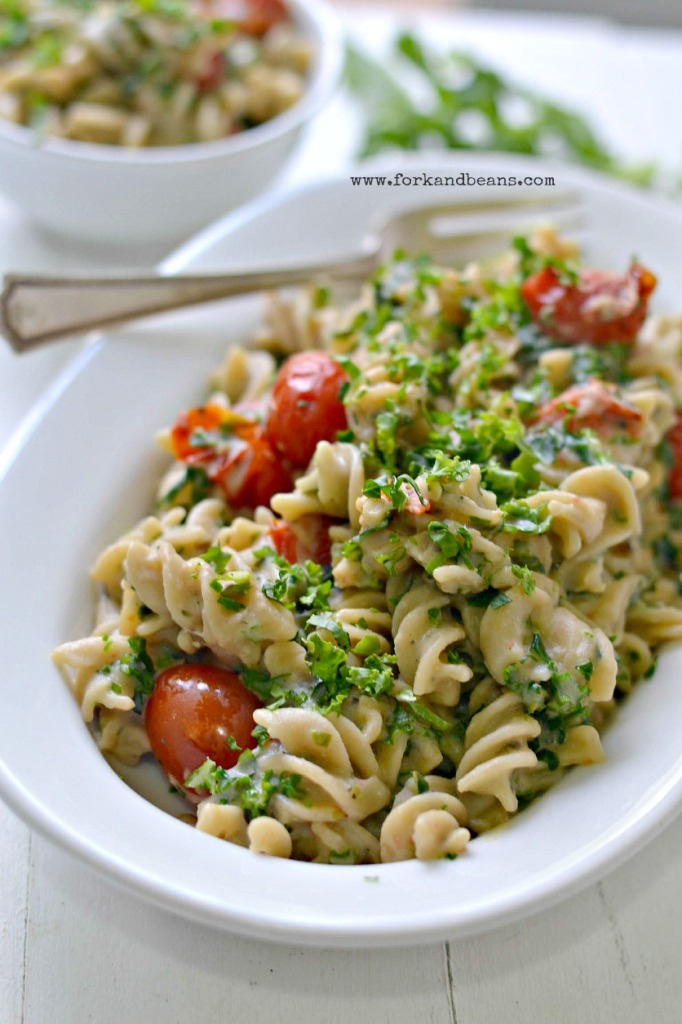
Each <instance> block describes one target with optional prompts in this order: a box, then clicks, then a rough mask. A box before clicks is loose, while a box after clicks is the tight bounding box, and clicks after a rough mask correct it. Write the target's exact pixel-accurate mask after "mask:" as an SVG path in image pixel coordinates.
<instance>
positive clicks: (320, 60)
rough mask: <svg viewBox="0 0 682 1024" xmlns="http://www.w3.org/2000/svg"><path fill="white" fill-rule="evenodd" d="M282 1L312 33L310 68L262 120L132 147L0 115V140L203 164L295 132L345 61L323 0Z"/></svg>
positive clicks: (134, 161)
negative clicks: (294, 94) (285, 101)
mask: <svg viewBox="0 0 682 1024" xmlns="http://www.w3.org/2000/svg"><path fill="white" fill-rule="evenodd" d="M286 3H287V5H288V7H289V8H290V9H291V13H292V14H293V16H294V18H295V19H299V20H300V21H301V23H302V27H303V29H304V30H305V31H306V32H308V33H310V35H311V36H312V41H313V44H314V47H315V55H314V61H313V68H312V73H311V75H310V78H309V80H308V82H307V86H306V90H305V92H304V94H303V96H302V97H301V99H300V100H298V102H296V103H295V104H294V105H293V106H292V107H290V108H289V109H288V110H285V111H283V112H282V113H281V114H277V115H276V116H275V117H273V118H271V119H270V120H269V121H265V122H263V124H259V125H256V126H255V127H253V128H249V129H248V130H245V131H242V132H238V133H237V134H236V135H229V136H226V137H225V138H222V139H216V140H214V141H211V142H194V143H185V144H184V145H179V146H140V147H139V148H131V147H124V146H108V145H104V144H102V143H95V142H81V141H79V140H78V139H62V138H58V137H56V136H46V137H44V138H37V137H36V134H35V132H34V130H33V129H32V128H29V127H27V126H26V125H18V124H14V123H13V122H12V121H7V120H5V119H4V118H0V145H3V144H10V145H18V146H20V147H21V148H25V149H34V150H35V151H36V152H39V153H44V154H46V155H49V156H51V157H57V158H61V159H68V160H76V161H79V160H83V161H86V162H88V163H101V164H102V163H103V164H108V163H112V164H125V165H133V166H134V165H137V166H146V165H166V164H169V163H202V162H204V161H207V160H214V159H215V158H216V157H221V156H228V155H232V154H237V153H243V152H248V151H249V150H252V149H257V148H258V147H259V146H261V145H267V143H268V142H270V141H274V140H275V139H278V138H280V137H281V136H283V135H286V134H287V133H289V132H290V131H295V130H296V129H297V128H299V127H300V126H302V125H303V124H305V123H306V121H308V120H309V119H310V118H312V117H313V116H314V115H315V114H316V113H317V112H318V111H319V110H320V109H321V108H322V106H323V105H324V104H325V103H326V102H327V100H328V99H329V98H330V97H331V95H332V94H333V93H334V91H335V89H336V88H337V86H338V84H339V82H340V79H341V73H342V69H343V65H344V53H345V42H344V32H343V28H342V25H341V21H340V18H339V16H338V14H337V13H336V12H335V11H334V10H333V9H332V7H331V6H330V4H329V3H328V2H327V0H286Z"/></svg>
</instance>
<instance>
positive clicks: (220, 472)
mask: <svg viewBox="0 0 682 1024" xmlns="http://www.w3.org/2000/svg"><path fill="white" fill-rule="evenodd" d="M254 416H255V413H254V412H253V410H250V409H247V408H246V407H242V408H238V407H235V408H234V409H225V408H224V407H223V406H221V405H212V404H208V405H204V406H200V407H199V408H196V409H189V410H188V411H187V412H183V413H181V414H180V416H179V417H178V419H177V421H176V423H175V426H174V427H173V429H172V431H171V445H172V448H173V453H174V454H175V456H176V458H178V459H180V460H182V461H183V462H186V463H188V464H189V465H192V466H203V467H204V469H205V470H206V474H207V476H208V478H209V480H211V481H212V482H213V483H215V484H217V485H218V486H219V487H220V489H221V490H222V491H223V493H224V495H225V498H226V500H227V501H228V502H229V503H230V505H232V507H233V508H234V509H254V508H255V507H256V506H257V505H269V504H270V499H271V498H272V496H273V494H277V492H278V491H289V490H291V488H292V486H293V477H292V475H291V472H290V470H289V468H288V466H287V465H286V463H285V462H283V460H282V457H281V455H280V454H279V453H278V452H276V451H274V449H273V448H272V445H271V444H270V442H269V440H268V439H267V438H266V437H265V434H264V431H263V428H262V426H261V425H260V424H259V423H258V422H257V420H256V419H255V418H254Z"/></svg>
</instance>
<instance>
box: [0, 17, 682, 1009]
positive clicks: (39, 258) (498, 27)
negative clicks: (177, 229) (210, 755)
mask: <svg viewBox="0 0 682 1024" xmlns="http://www.w3.org/2000/svg"><path fill="white" fill-rule="evenodd" d="M353 23H354V26H355V28H356V30H358V29H359V30H360V31H361V32H364V31H368V30H369V27H371V34H372V37H373V39H374V40H375V43H376V40H378V39H380V38H381V37H382V36H383V35H385V33H386V28H387V16H386V15H385V14H383V13H381V12H379V13H373V12H367V11H365V10H362V11H358V9H357V7H356V8H355V9H354V14H353ZM429 26H430V29H431V30H433V31H435V32H436V34H437V35H439V36H442V35H444V34H447V35H448V37H449V38H450V40H451V41H452V42H453V44H456V45H465V46H467V47H469V48H471V49H474V50H477V51H478V52H480V53H481V54H482V55H484V56H488V57H490V58H491V59H494V60H495V61H496V62H497V63H498V64H502V65H506V66H507V67H508V68H509V69H510V70H512V71H513V72H514V74H516V75H517V76H518V77H521V78H524V79H525V80H526V81H529V82H531V83H535V84H539V85H540V86H544V87H545V88H546V89H547V90H549V91H551V92H553V93H554V94H555V95H557V96H559V97H561V98H563V99H564V100H572V101H573V102H575V103H576V104H577V105H579V106H582V107H583V108H584V109H592V114H593V117H594V119H595V120H596V121H597V122H598V123H599V124H600V125H601V126H602V127H603V129H604V131H605V132H606V134H607V136H608V138H609V139H610V140H611V141H612V142H613V144H614V145H615V146H617V147H618V148H619V149H620V150H621V152H623V153H624V154H627V155H630V156H632V157H645V156H650V155H653V156H655V157H658V158H660V159H662V160H664V161H666V162H668V163H670V164H673V163H675V164H676V165H677V166H679V163H680V160H681V157H682V147H680V142H679V140H680V138H681V137H682V131H680V128H682V115H680V113H679V109H678V104H679V96H680V94H682V34H680V35H678V36H674V35H671V34H669V35H667V36H663V35H662V34H660V33H647V32H646V31H645V32H642V31H641V30H638V32H637V34H634V33H631V32H627V31H620V32H616V33H615V34H614V33H613V32H612V31H611V29H610V28H609V27H608V26H607V25H604V24H600V23H594V24H592V25H587V24H585V23H583V22H575V23H570V22H565V21H559V22H557V21H550V22H547V21H542V22H540V21H528V20H523V19H517V18H514V17H511V16H510V17H505V18H502V19H498V18H495V17H494V16H491V15H480V16H477V17H474V16H466V17H465V16H462V17H461V18H459V19H457V18H456V16H455V15H452V16H451V19H450V20H449V21H445V22H443V21H441V22H440V23H439V24H438V25H437V26H436V27H435V28H434V22H433V21H432V20H431V21H430V22H429ZM578 64H579V69H580V70H579V74H578V73H577V72H576V70H575V68H576V67H577V66H578ZM635 74H636V78H635V77H633V75H635ZM626 115H627V116H626ZM346 129H347V130H346ZM353 138H354V120H353V115H352V112H351V111H350V109H349V108H348V106H347V104H346V102H345V100H344V98H343V97H341V98H340V99H339V100H338V102H337V103H336V104H335V107H334V109H333V110H331V111H328V112H327V113H326V114H325V115H324V116H323V117H322V118H321V119H320V120H319V121H318V123H317V125H316V126H315V127H314V129H313V130H312V131H311V133H310V135H309V137H308V139H307V141H306V143H305V145H304V146H303V148H302V150H301V152H300V155H299V157H298V159H297V160H296V162H295V164H294V165H293V166H292V168H291V170H290V171H289V172H288V173H287V175H286V177H285V179H284V181H283V184H284V185H286V184H287V183H294V182H300V181H303V180H305V179H310V178H313V177H315V176H317V175H319V174H321V173H329V172H331V171H333V170H335V169H338V168H339V167H341V166H343V165H344V164H345V163H346V162H347V161H348V160H349V158H350V154H351V152H352V146H353ZM84 255H87V262H88V264H89V265H90V266H91V267H94V266H98V265H99V266H106V265H108V264H111V263H112V262H113V260H114V257H113V256H112V255H111V254H110V253H109V254H107V253H106V252H100V253H92V252H91V253H88V254H83V253H79V252H77V251H76V250H75V248H74V247H72V246H69V245H66V244H54V243H48V242H47V241H46V240H45V239H43V238H41V237H40V236H39V235H38V234H37V233H35V232H34V231H33V230H32V229H30V228H29V227H28V226H27V225H26V224H25V223H24V222H23V221H22V220H21V219H20V218H19V217H18V215H16V214H15V213H13V212H12V211H11V210H10V209H9V208H8V207H6V206H4V205H2V203H0V271H4V270H6V269H9V268H10V267H12V268H14V269H22V268H23V269H40V268H44V269H51V268H54V267H55V266H56V265H57V264H59V265H60V266H61V267H64V266H69V265H70V266H78V265H79V264H80V265H82V264H83V262H84ZM158 255H159V257H160V256H161V255H162V254H161V253H159V254H158ZM76 345H77V343H75V342H70V343H68V344H63V345H62V346H58V347H55V348H53V349H49V348H47V349H44V350H42V351H39V352H36V353H33V354H32V355H29V356H25V357H22V358H21V359H19V358H16V357H14V356H12V355H11V354H10V353H9V351H7V350H5V349H4V348H0V444H2V443H4V442H5V441H6V440H7V439H8V438H9V436H10V434H11V432H12V430H13V429H14V428H15V427H16V425H17V423H18V422H19V420H20V419H21V417H22V416H23V415H24V414H25V413H26V411H27V410H28V408H29V406H30V404H31V402H32V401H33V400H34V399H35V398H36V397H37V396H38V395H39V394H40V393H41V392H42V391H43V389H44V388H45V387H46V386H47V385H48V384H49V382H50V381H51V380H52V379H53V378H54V376H55V374H56V373H57V372H58V370H59V368H60V367H61V366H62V365H64V363H65V362H66V361H67V360H68V359H69V358H70V357H71V355H72V354H73V352H74V350H75V348H76ZM8 613H9V610H8V606H7V602H5V609H4V611H3V614H8ZM3 670H5V671H7V670H8V667H7V666H4V667H3ZM10 670H11V669H10ZM26 743H27V756H36V757H39V756H40V751H39V750H36V751H33V750H32V749H31V738H30V736H29V737H27V738H26ZM46 771H49V765H46ZM586 813H589V808H586ZM681 953H682V818H679V819H677V821H676V822H675V823H674V824H673V825H672V826H670V827H669V828H668V829H667V830H666V831H665V832H663V834H661V835H658V836H652V841H651V844H650V845H649V846H648V847H647V848H646V849H645V850H644V851H643V852H641V853H639V854H638V855H637V856H636V857H635V858H634V859H632V860H631V861H629V862H628V863H627V864H626V865H625V866H622V867H620V868H619V869H618V870H616V871H615V872H613V873H612V874H611V875H609V876H608V877H606V878H605V879H604V880H602V881H601V882H599V883H598V884H597V885H593V886H592V887H591V888H589V889H587V890H585V891H584V892H583V893H582V894H581V895H579V896H577V897H573V898H572V899H570V900H568V901H566V902H564V903H561V904H560V905H558V906H557V907H555V908H552V909H548V910H546V911H544V912H542V913H540V914H537V915H535V916H533V917H530V918H528V919H527V920H526V921H524V922H523V923H521V924H518V925H514V926H508V927H505V928H503V929H501V930H498V931H494V932H491V933H488V934H486V935H483V936H480V937H478V938H474V939H469V940H463V939H456V938H455V939H453V941H451V942H449V943H447V944H439V945H433V946H426V947H419V948H414V949H409V948H407V949H405V950H391V951H382V950H376V951H345V952H343V951H336V952H329V951H319V952H316V951H314V950H309V949H308V950H299V949H294V948H284V947H277V946H270V945H266V944H261V943H256V942H253V941H248V940H243V939H240V938H237V937H234V936H231V935H227V934H222V933H219V932H214V931H211V930H209V929H207V928H204V927H201V926H199V925H194V924H190V923H187V922H185V921H182V920H179V919H176V918H175V917H172V916H170V915H168V914H166V913H164V912H162V911H159V910H156V909H153V908H151V907H150V906H147V905H146V904H145V903H141V902H140V901H139V900H137V899H136V898H134V897H132V896H130V895H128V894H127V893H125V892H121V891H119V890H117V889H115V888H113V887H112V886H111V885H110V884H109V883H108V882H106V881H104V880H102V879H100V878H99V877H97V876H96V875H94V874H93V873H91V872H90V870H89V869H87V868H85V867H83V866H82V865H81V864H80V863H77V862H76V861H74V860H72V859H71V858H70V857H68V856H67V855H65V854H63V853H62V852H60V851H58V850H56V849H54V848H53V847H52V846H50V845H49V844H48V843H46V842H45V841H44V840H43V839H41V838H39V837H37V836H35V835H32V834H31V833H29V831H28V830H27V829H26V828H25V827H24V825H23V824H21V823H20V822H19V821H18V820H17V819H16V818H15V817H14V816H13V815H12V814H10V812H9V811H7V810H6V809H5V808H4V807H2V805H0V1024H89V1022H93V1024H119V1022H120V1021H122V1020H124V1021H129V1022H131V1024H156V1022H157V1021H160V1022H163V1024H190V1022H195V1021H196V1022H200V1024H219V1022H227V1021H239V1022H242V1021H245V1020H248V1021H256V1022H258V1024H260V1022H266V1024H267V1022H270V1021H272V1022H275V1021H277V1022H279V1024H289V1022H291V1024H294V1022H296V1024H301V1022H307V1021H314V1022H315V1024H341V1022H342V1021H343V1022H344V1024H345V1022H346V1021H348V1020H352V1021H358V1022H360V1024H365V1022H372V1024H381V1022H384V1021H386V1022H389V1021H390V1022H391V1024H408V1022H409V1024H413V1022H415V1021H417V1022H420V1024H422V1022H423V1024H429V1022H435V1024H517V1022H518V1024H611V1022H616V1021H623V1022H625V1024H649V1022H651V1024H678V1022H679V1021H680V1020H682V970H680V964H679V961H680V954H681Z"/></svg>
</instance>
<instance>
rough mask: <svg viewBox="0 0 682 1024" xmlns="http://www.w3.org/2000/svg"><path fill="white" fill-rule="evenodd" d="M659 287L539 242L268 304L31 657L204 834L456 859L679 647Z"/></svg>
mask: <svg viewBox="0 0 682 1024" xmlns="http://www.w3.org/2000/svg"><path fill="white" fill-rule="evenodd" d="M655 284H656V281H655V277H654V275H653V274H652V273H651V272H650V271H649V270H648V269H647V268H646V267H644V266H642V265H640V264H638V263H632V264H631V265H630V267H629V268H628V269H627V270H626V271H625V273H615V272H605V271H596V270H593V269H591V268H586V267H584V266H582V265H581V263H580V260H579V259H578V256H577V254H576V252H575V251H574V250H573V249H572V247H571V246H570V245H568V244H567V243H566V242H563V241H562V240H560V239H557V238H556V237H554V236H553V235H552V234H551V233H549V232H539V233H537V234H536V235H534V236H533V237H531V238H530V239H519V240H517V242H516V243H515V249H514V252H513V253H512V254H510V255H509V256H508V257H505V258H504V259H502V260H500V261H499V263H497V264H496V265H495V266H494V267H481V266H477V265H471V266H468V267H465V268H464V269H453V268H443V267H436V266H434V265H432V263H431V262H430V261H429V260H428V259H426V258H423V259H411V260H407V259H398V260H396V262H394V263H392V264H391V265H389V266H386V267H385V268H383V269H382V270H381V271H380V273H379V274H378V275H377V276H376V278H375V279H374V280H373V281H372V282H370V284H369V285H368V287H367V289H366V290H365V291H364V292H363V294H362V295H361V296H360V298H359V299H357V300H356V301H353V302H352V303H350V304H347V305H340V304H337V303H336V302H335V301H333V300H331V299H330V296H329V295H328V293H327V292H326V290H325V289H321V288H319V287H316V288H312V287H311V289H309V290H308V291H307V292H306V293H302V294H300V295H298V296H296V298H295V299H294V300H293V301H292V302H288V301H285V300H284V299H282V298H276V299H273V301H272V304H271V307H270V310H269V315H268V322H267V324H266V326H265V328H264V330H263V331H262V333H261V335H260V337H259V338H258V339H257V342H258V344H257V346H256V347H254V348H252V349H235V348H231V349H230V351H229V353H228V355H227V357H226V359H225V362H224V363H223V364H222V365H221V366H220V367H219V368H218V369H217V371H216V372H215V374H214V376H213V380H212V390H211V392H210V394H209V395H208V396H207V398H206V401H205V402H204V404H203V405H200V406H195V407H192V408H189V409H186V410H184V411H183V412H182V413H180V414H179V415H178V417H177V419H176V420H175V422H174V424H173V425H172V426H171V427H170V428H169V429H167V430H165V431H163V432H162V434H161V435H160V440H161V443H162V445H163V446H164V447H165V448H166V449H167V450H168V452H169V453H170V454H171V455H172V456H173V459H174V463H173V466H172V468H171V469H170V470H169V471H168V473H167V474H166V475H165V477H164V479H163V481H162V483H161V486H160V489H159V494H158V501H157V505H156V508H155V509H154V510H153V514H151V515H150V516H148V517H147V518H145V519H144V520H142V521H141V522H140V523H138V525H137V526H135V527H134V528H133V529H132V530H131V531H129V532H127V533H126V534H124V535H123V536H122V537H121V538H119V539H118V540H117V541H115V542H114V544H113V545H111V546H110V547H108V548H107V549H106V550H105V551H104V552H103V553H102V554H101V556H100V557H99V558H98V559H97V561H96V563H95V566H94V568H93V577H94V579H95V581H96V583H97V585H98V587H99V589H100V598H101V599H100V602H99V607H98V614H97V624H96V628H95V631H94V633H93V634H92V635H91V636H89V637H85V638H83V639H80V640H76V641H72V642H68V643H65V644H62V645H61V646H60V647H59V648H57V650H56V651H55V654H54V658H55V661H56V662H57V664H58V665H59V666H60V668H61V669H62V671H63V672H64V674H65V675H66V677H67V679H68V680H69V683H70V685H71V687H72V689H73V691H74V693H75V695H76V697H77V700H78V701H79V703H80V705H81V709H82V713H83V717H84V718H85V719H86V721H89V722H91V723H92V725H93V728H94V731H95V734H96V737H97V741H98V744H99V746H100V748H101V749H102V751H103V752H104V753H105V754H106V755H107V756H108V757H109V758H112V759H115V760H118V761H122V762H127V763H134V762H135V761H137V760H138V759H139V758H143V759H145V758H148V757H149V753H150V751H151V753H152V755H153V756H154V757H155V758H156V760H157V761H158V762H159V764H160V765H161V766H162V768H163V769H164V771H165V773H166V774H167V776H168V778H169V781H170V783H171V785H172V786H173V787H175V788H176V789H178V790H180V791H181V793H182V794H183V796H184V797H185V798H186V802H185V804H184V809H183V814H184V815H185V816H186V817H187V818H188V819H189V820H192V821H194V820H196V825H197V827H198V829H199V830H200V831H203V832H208V833H210V834H212V835H214V836H218V837H220V838H221V839H224V840H228V841H229V842H231V843H233V844H237V845H239V846H243V847H249V848H250V849H251V850H252V851H255V852H258V853H269V854H272V855H275V856H278V857H284V858H289V857H291V858H293V859H297V860H303V861H313V862H316V863H322V864H377V863H388V862H396V861H402V860H408V859H414V858H417V859H420V860H429V861H431V860H443V859H446V860H447V859H452V858H456V857H459V856H460V855H461V856H462V857H467V858H469V857H475V856H476V854H475V849H476V843H475V841H474V842H473V844H471V840H472V838H474V837H475V836H477V835H479V834H481V833H486V832H490V831H491V830H493V829H495V828H496V827H497V826H499V825H501V824H503V823H504V822H506V821H508V820H509V819H510V818H512V817H513V816H514V815H515V814H516V813H517V812H518V811H519V810H521V809H522V808H523V807H524V806H525V805H527V804H529V803H531V802H533V801H534V800H535V798H536V797H538V796H540V795H541V794H542V793H543V792H544V791H545V790H546V789H548V788H549V787H550V786H552V785H553V784H554V783H555V782H556V781H558V779H559V778H561V776H562V775H563V774H564V773H565V772H566V770H568V769H569V768H571V767H572V766H574V765H591V764H594V763H597V762H599V761H601V760H603V758H604V752H603V748H602V744H601V739H600V734H601V732H602V729H603V728H604V727H605V725H606V724H607V723H608V721H609V720H610V718H611V716H612V713H613V711H614V710H615V708H616V706H617V704H618V702H619V700H620V699H621V698H622V697H623V696H624V695H626V694H627V693H628V692H629V691H630V689H631V688H632V686H633V685H634V684H635V683H636V682H637V681H638V680H639V679H641V678H642V677H644V676H648V675H650V674H651V673H652V672H653V670H654V666H655V661H656V655H657V651H658V649H659V648H660V646H661V645H662V644H664V643H666V642H668V641H674V640H677V639H679V638H680V635H681V634H682V604H681V602H680V596H679V593H678V575H679V566H678V564H677V557H678V556H677V548H676V545H675V536H676V530H677V529H678V526H677V521H678V519H679V515H678V504H677V502H678V501H679V498H680V497H681V496H682V483H681V479H680V472H681V470H680V464H681V463H680V439H679V438H680V428H679V418H678V414H677V406H678V403H679V400H680V395H681V394H682V392H681V386H682V385H681V382H680V378H679V369H678V367H677V365H676V362H675V359H674V358H672V357H673V356H674V355H675V354H676V352H677V350H678V348H679V345H680V330H679V325H678V324H677V323H675V322H673V321H656V320H653V319H648V320H647V306H648V300H649V296H650V293H651V292H652V290H653V288H654V287H655ZM597 770H598V769H595V771H597ZM193 809H194V810H193ZM501 841H503V840H501Z"/></svg>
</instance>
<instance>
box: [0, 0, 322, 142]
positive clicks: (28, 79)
mask: <svg viewBox="0 0 682 1024" xmlns="http://www.w3.org/2000/svg"><path fill="white" fill-rule="evenodd" d="M3 14H4V23H3V25H2V29H3V32H2V36H1V37H0V116H1V117H3V118H5V119H6V120H8V121H11V122H13V123H15V124H20V125H25V126H28V127H31V128H33V129H34V131H35V132H36V134H37V135H38V136H40V135H50V136H57V137H60V138H68V139H75V140H78V141H81V142H92V143H98V144H104V145H117V146H176V145H187V144H191V143H196V142H208V141H212V140H215V139H221V138H224V137H226V136H228V135H232V134H235V133H236V132H239V131H244V130H247V129H248V128H249V127H250V126H254V125H257V124H263V123H265V122H266V121H269V120H270V119H271V118H272V117H276V116H277V115H278V114H281V113H282V112H283V111H284V110H286V109H288V108H289V107H291V106H292V105H293V104H295V103H297V102H298V101H299V100H300V99H301V96H302V95H303V92H304V90H305V88H306V78H307V73H308V70H309V67H310V63H311V59H312V52H311V41H310V40H309V39H308V38H307V36H306V35H305V34H303V33H302V32H301V30H300V29H298V28H297V27H296V26H295V25H294V24H293V22H292V20H291V16H290V12H289V10H288V8H287V7H286V6H285V4H284V3H283V2H282V0H248V2H246V0H245V2H243V3H229V2H227V3H226V2H224V0H223V2H221V3H213V2H210V0H203V2H192V0H187V2H186V3H185V2H176V3H162V2H156V3H155V2H151V3H150V2H149V0H119V2H117V3H112V2H111V0H86V2H84V3H79V4H64V3H59V2H55V0H17V2H16V3H12V4H9V5H8V8H7V11H6V12H3Z"/></svg>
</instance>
